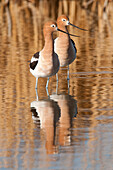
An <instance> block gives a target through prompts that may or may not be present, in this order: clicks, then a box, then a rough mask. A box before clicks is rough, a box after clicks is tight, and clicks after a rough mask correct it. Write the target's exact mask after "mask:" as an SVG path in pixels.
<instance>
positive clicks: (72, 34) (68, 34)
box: [57, 28, 80, 37]
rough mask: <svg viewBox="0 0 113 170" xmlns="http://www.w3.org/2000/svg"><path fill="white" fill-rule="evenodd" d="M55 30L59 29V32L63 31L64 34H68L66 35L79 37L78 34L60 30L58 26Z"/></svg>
mask: <svg viewBox="0 0 113 170" xmlns="http://www.w3.org/2000/svg"><path fill="white" fill-rule="evenodd" d="M57 30H58V31H60V32H63V33H65V34H68V35H70V36H74V37H80V36H78V35H73V34H69V33H68V32H65V31H62V30H60V29H59V28H57Z"/></svg>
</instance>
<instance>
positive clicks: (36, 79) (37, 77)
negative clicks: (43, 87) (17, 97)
mask: <svg viewBox="0 0 113 170" xmlns="http://www.w3.org/2000/svg"><path fill="white" fill-rule="evenodd" d="M37 85H38V77H37V78H36V85H35V89H37Z"/></svg>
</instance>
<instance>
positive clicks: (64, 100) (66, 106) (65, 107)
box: [50, 94, 77, 146]
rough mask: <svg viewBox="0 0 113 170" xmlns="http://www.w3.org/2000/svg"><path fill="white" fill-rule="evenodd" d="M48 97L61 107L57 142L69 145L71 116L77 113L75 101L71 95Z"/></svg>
mask: <svg viewBox="0 0 113 170" xmlns="http://www.w3.org/2000/svg"><path fill="white" fill-rule="evenodd" d="M50 98H51V99H52V100H54V101H56V102H58V105H59V107H60V109H61V116H60V119H59V144H60V145H62V146H66V145H71V130H70V128H72V125H73V124H72V121H73V118H74V117H76V115H77V101H76V100H75V99H73V97H72V96H71V95H64V94H61V95H51V96H50Z"/></svg>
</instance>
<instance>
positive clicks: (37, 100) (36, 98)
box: [35, 89, 38, 101]
mask: <svg viewBox="0 0 113 170" xmlns="http://www.w3.org/2000/svg"><path fill="white" fill-rule="evenodd" d="M35 90H36V99H37V101H38V91H37V89H35Z"/></svg>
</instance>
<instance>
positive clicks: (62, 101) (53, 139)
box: [31, 94, 77, 154]
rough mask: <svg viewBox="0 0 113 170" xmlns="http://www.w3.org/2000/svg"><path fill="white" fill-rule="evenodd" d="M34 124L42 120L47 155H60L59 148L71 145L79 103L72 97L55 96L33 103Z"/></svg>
mask: <svg viewBox="0 0 113 170" xmlns="http://www.w3.org/2000/svg"><path fill="white" fill-rule="evenodd" d="M31 112H32V118H33V120H34V122H35V123H36V122H37V118H38V119H39V120H40V128H41V129H42V130H43V131H44V135H45V140H46V146H45V147H46V151H47V154H54V153H58V147H59V146H68V145H71V136H72V135H71V129H70V128H72V125H73V123H72V121H73V117H76V115H77V101H76V100H75V99H74V98H73V97H72V96H71V95H65V94H60V95H57V94H53V95H50V98H48V99H46V100H37V101H33V102H32V103H31Z"/></svg>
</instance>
